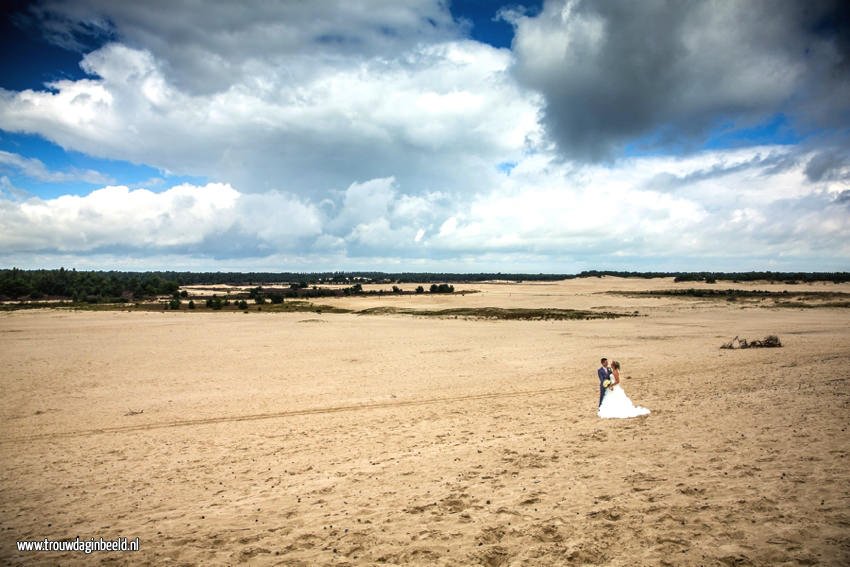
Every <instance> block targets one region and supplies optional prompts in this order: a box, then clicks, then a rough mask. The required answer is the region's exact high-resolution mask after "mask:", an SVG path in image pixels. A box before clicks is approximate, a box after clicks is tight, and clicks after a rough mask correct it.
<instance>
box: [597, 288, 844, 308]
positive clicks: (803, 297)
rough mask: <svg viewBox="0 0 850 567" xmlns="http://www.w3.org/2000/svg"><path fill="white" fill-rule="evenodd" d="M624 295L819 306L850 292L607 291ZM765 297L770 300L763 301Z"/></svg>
mask: <svg viewBox="0 0 850 567" xmlns="http://www.w3.org/2000/svg"><path fill="white" fill-rule="evenodd" d="M603 293H607V294H609V295H621V296H626V297H657V298H660V297H682V298H689V299H709V300H711V299H715V300H725V301H738V300H744V301H747V300H749V301H750V302H751V303H752V304H757V305H761V306H764V307H792V308H795V307H796V308H799V307H802V308H816V307H818V308H822V307H838V308H847V307H850V293H845V292H838V291H764V290H747V289H694V288H689V289H658V290H650V291H607V292H603ZM765 300H769V302H768V303H765Z"/></svg>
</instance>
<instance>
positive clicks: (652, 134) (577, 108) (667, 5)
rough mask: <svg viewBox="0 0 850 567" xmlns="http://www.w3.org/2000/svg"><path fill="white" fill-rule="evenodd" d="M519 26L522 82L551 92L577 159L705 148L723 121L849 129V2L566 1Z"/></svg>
mask: <svg viewBox="0 0 850 567" xmlns="http://www.w3.org/2000/svg"><path fill="white" fill-rule="evenodd" d="M514 23H515V25H516V28H517V31H516V38H515V41H514V51H515V53H516V56H517V63H516V67H515V73H516V76H517V77H518V79H519V80H520V81H521V82H522V83H523V84H525V85H526V86H529V87H531V88H533V89H535V90H537V91H539V92H540V93H542V94H543V95H544V97H545V114H544V123H545V125H546V128H547V131H548V133H549V135H550V136H551V138H552V139H553V140H554V141H555V142H556V143H557V144H558V146H559V148H560V149H561V151H562V152H563V153H564V154H565V155H567V156H568V157H574V158H580V159H590V160H599V159H605V158H609V157H613V156H614V154H615V152H617V151H618V150H620V149H622V148H623V147H624V146H626V145H627V144H629V143H632V142H636V141H640V142H643V143H644V144H646V143H649V144H650V145H651V144H652V143H653V142H654V143H655V144H657V145H660V146H667V145H668V144H670V143H671V142H675V143H677V144H679V145H681V144H682V143H683V142H685V143H687V142H690V143H697V144H698V143H700V142H701V141H703V140H704V139H705V137H706V135H707V133H708V132H709V131H711V130H712V129H713V128H717V127H718V126H720V125H721V124H722V123H725V124H728V123H729V122H732V123H734V124H735V125H736V127H748V126H749V127H752V126H753V125H757V124H759V123H760V122H762V121H764V120H767V119H769V118H770V117H771V116H772V115H774V114H775V113H777V112H786V113H788V114H789V116H790V118H791V120H792V122H793V123H794V126H795V127H796V128H798V129H800V130H806V129H809V128H837V127H841V126H844V127H846V126H847V125H850V117H848V114H850V102H848V101H850V79H848V67H849V66H850V64H849V63H848V62H849V61H850V59H848V40H847V36H848V33H847V30H848V26H847V8H846V7H844V5H843V4H842V3H841V2H838V1H836V2H814V3H805V2H792V1H784V2H767V1H753V2H732V1H725V2H685V1H663V0H650V1H645V2H639V3H638V2H622V1H619V0H601V1H593V2H589V1H584V2H583V1H573V2H566V3H565V2H563V1H558V2H550V3H547V5H546V6H545V8H544V11H543V12H542V13H541V14H540V16H538V17H534V18H529V17H517V18H516V19H514Z"/></svg>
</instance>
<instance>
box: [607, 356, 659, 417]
mask: <svg viewBox="0 0 850 567" xmlns="http://www.w3.org/2000/svg"><path fill="white" fill-rule="evenodd" d="M601 362H602V366H601V367H600V368H599V370H597V371H596V374H597V375H598V376H599V411H598V413H597V415H599V417H602V418H612V417H623V418H625V417H637V416H640V415H647V414H648V413H649V410H648V409H646V408H644V407H641V406H635V405H634V404H633V403H632V401H631V400H630V399H629V397H628V396H627V395H626V391H625V390H623V388H622V387H621V386H620V363H619V362H617V361H616V360H614V361H612V362H611V366H608V359H607V358H603V359H602V361H601Z"/></svg>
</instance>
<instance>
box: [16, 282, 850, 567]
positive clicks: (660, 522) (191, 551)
mask: <svg viewBox="0 0 850 567" xmlns="http://www.w3.org/2000/svg"><path fill="white" fill-rule="evenodd" d="M682 285H685V284H673V282H672V281H671V280H649V281H645V280H620V279H615V278H602V279H596V278H594V279H585V280H572V281H566V282H561V283H555V284H552V283H548V284H513V285H511V284H481V285H466V286H457V287H458V288H459V289H475V290H479V291H480V293H476V294H470V295H466V296H463V297H460V296H457V297H454V296H452V297H448V296H440V297H430V296H428V297H415V296H404V297H393V296H385V297H383V298H341V299H338V300H333V301H330V300H329V301H322V302H323V303H332V302H335V304H337V305H340V306H346V307H355V308H365V307H371V306H377V305H394V306H404V307H419V308H434V307H459V306H470V305H472V306H494V307H567V308H579V309H587V308H596V309H606V310H618V311H633V310H638V311H640V313H641V314H643V315H644V316H642V317H639V318H627V319H616V320H594V321H481V320H477V321H476V320H463V319H457V320H455V319H433V318H423V317H411V316H403V315H388V316H358V315H352V314H339V315H335V314H327V313H325V314H321V315H318V314H305V313H286V314H284V313H281V314H268V313H250V314H243V313H227V312H215V313H203V312H201V313H186V312H181V313H168V312H163V313H153V312H148V313H143V312H140V313H126V312H68V311H58V310H42V311H26V312H25V311H18V312H11V313H2V314H0V368H2V377H0V385H1V386H2V391H3V396H2V401H0V424H2V425H1V427H2V429H1V430H0V462H2V468H0V474H2V477H0V534H2V539H0V562H2V563H4V564H10V563H11V564H17V563H21V564H38V563H43V564H57V563H61V564H63V565H66V564H90V563H106V562H110V563H118V564H124V563H126V564H150V565H160V564H169V565H183V564H185V565H190V564H238V563H243V562H250V563H252V564H258V565H266V564H268V565H324V564H328V565H358V564H364V565H365V564H369V565H371V564H387V565H392V564H428V565H432V564H433V565H469V564H484V565H559V564H594V565H659V564H669V565H749V564H754V565H781V564H789V565H792V564H825V565H841V564H848V563H850V466H848V465H850V460H848V452H850V436H848V433H847V432H846V428H847V425H848V421H849V420H848V417H850V398H849V397H848V395H850V371H848V367H850V310H847V309H808V310H801V309H775V308H770V309H768V308H742V307H741V306H739V305H736V304H730V303H726V302H718V301H695V300H689V299H650V298H642V299H631V298H626V297H622V296H612V295H604V294H600V293H598V292H601V291H604V290H607V289H617V290H629V289H664V288H671V287H674V286H680V287H681V286H682ZM687 285H688V287H693V285H692V284H687ZM405 287H407V286H405ZM414 287H415V286H414ZM715 287H730V286H727V285H725V284H724V283H722V282H721V283H720V284H717V286H715ZM739 287H748V288H753V289H783V286H769V285H767V284H761V285H758V284H747V285H741V286H739ZM793 289H795V290H802V289H811V290H841V291H850V289H848V286H835V285H832V284H829V285H828V286H824V285H811V286H794V288H793ZM768 334H777V335H779V336H780V338H781V339H782V341H783V343H784V345H785V346H784V347H783V348H781V349H755V350H735V351H729V350H720V349H719V348H718V347H719V346H720V345H721V344H722V343H723V342H726V341H728V340H729V339H731V338H732V337H733V336H735V335H741V336H743V337H747V338H750V339H755V338H762V337H764V336H765V335H768ZM600 355H607V356H608V357H609V358H617V359H619V360H620V361H622V363H623V369H624V374H625V376H626V377H627V378H626V379H625V380H624V386H625V389H626V391H627V392H628V394H629V395H630V396H631V397H632V399H633V400H634V401H635V402H636V403H639V404H641V405H644V406H647V407H649V408H651V409H652V412H653V413H652V414H651V415H650V416H648V417H645V418H638V419H632V420H600V419H598V418H597V417H596V415H595V410H596V401H597V395H598V390H597V387H598V386H597V380H596V377H595V371H596V368H597V366H598V359H599V357H600ZM137 412H141V413H137ZM76 536H80V537H81V538H83V539H88V538H90V537H104V538H114V537H118V536H125V537H129V538H135V537H138V538H140V541H141V551H139V552H136V553H128V554H120V553H99V554H92V555H89V556H85V555H83V554H73V553H72V554H56V553H46V552H42V553H19V552H17V551H16V547H15V541H16V540H21V539H43V538H45V537H47V538H51V539H63V538H74V537H76Z"/></svg>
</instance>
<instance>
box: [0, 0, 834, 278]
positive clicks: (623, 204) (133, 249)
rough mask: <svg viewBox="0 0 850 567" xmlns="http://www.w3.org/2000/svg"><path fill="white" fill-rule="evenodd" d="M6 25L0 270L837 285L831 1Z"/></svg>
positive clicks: (254, 6) (362, 10)
mask: <svg viewBox="0 0 850 567" xmlns="http://www.w3.org/2000/svg"><path fill="white" fill-rule="evenodd" d="M0 13H2V22H0V267H5V268H8V267H13V266H16V267H19V268H30V269H35V268H58V267H60V266H64V267H66V268H72V267H73V268H77V269H105V270H111V269H115V270H191V271H272V272H274V271H326V270H331V271H332V270H345V271H356V270H377V271H386V272H399V271H414V272H426V271H444V272H461V273H463V272H502V273H511V272H513V273H519V272H531V273H538V272H544V273H577V272H580V271H582V270H594V269H595V270H628V271H703V270H705V271H750V270H773V271H850V8H848V4H847V3H845V2H841V1H831V0H818V1H815V2H807V1H803V0H800V1H791V0H722V1H721V0H718V1H685V0H679V1H677V0H646V1H642V2H630V1H626V0H617V1H613V0H593V1H582V0H552V1H544V2H538V1H534V2H520V3H511V2H507V3H506V2H491V1H485V0H463V1H460V0H455V1H447V0H405V1H404V2H399V1H397V0H363V1H362V2H351V1H349V0H338V1H337V0H322V1H320V2H298V1H294V0H278V1H274V0H270V1H264V2H244V3H243V2H232V1H230V0H141V1H138V2H114V1H113V0H40V1H38V0H37V1H20V0H9V1H7V2H4V3H3V8H2V12H0Z"/></svg>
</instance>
